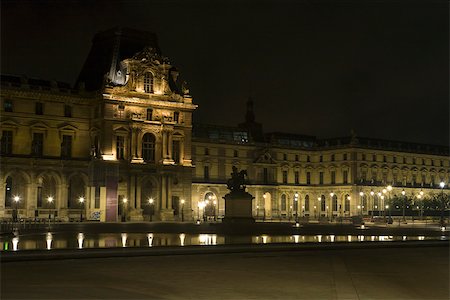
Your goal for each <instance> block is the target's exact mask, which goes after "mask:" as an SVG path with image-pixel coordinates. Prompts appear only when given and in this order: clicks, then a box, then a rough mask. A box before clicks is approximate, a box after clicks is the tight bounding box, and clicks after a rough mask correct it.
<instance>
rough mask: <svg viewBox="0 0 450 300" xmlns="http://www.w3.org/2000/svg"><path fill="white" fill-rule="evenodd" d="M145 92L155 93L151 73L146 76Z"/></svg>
mask: <svg viewBox="0 0 450 300" xmlns="http://www.w3.org/2000/svg"><path fill="white" fill-rule="evenodd" d="M144 91H145V92H146V93H153V74H152V73H150V72H147V73H145V75H144Z"/></svg>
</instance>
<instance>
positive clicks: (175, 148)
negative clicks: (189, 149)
mask: <svg viewBox="0 0 450 300" xmlns="http://www.w3.org/2000/svg"><path fill="white" fill-rule="evenodd" d="M172 156H173V160H174V161H175V163H176V164H179V163H180V141H173V142H172Z"/></svg>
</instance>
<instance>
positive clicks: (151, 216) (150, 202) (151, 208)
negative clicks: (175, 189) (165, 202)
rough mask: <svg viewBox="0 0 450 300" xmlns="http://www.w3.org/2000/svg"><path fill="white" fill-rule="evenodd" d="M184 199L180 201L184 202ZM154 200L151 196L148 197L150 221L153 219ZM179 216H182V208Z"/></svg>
mask: <svg viewBox="0 0 450 300" xmlns="http://www.w3.org/2000/svg"><path fill="white" fill-rule="evenodd" d="M183 201H184V200H181V203H184V202H183ZM154 202H155V200H153V198H150V199H148V204H149V205H150V222H151V221H152V219H153V210H154V209H153V208H154V207H153V203H154ZM181 217H183V209H181Z"/></svg>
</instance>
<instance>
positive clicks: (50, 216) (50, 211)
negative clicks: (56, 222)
mask: <svg viewBox="0 0 450 300" xmlns="http://www.w3.org/2000/svg"><path fill="white" fill-rule="evenodd" d="M47 202H48V223H49V224H50V221H51V219H52V208H51V206H52V203H53V197H52V196H48V197H47Z"/></svg>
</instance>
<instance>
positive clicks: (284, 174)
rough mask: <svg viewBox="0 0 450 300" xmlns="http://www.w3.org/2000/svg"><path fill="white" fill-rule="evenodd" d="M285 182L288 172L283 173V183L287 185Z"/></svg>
mask: <svg viewBox="0 0 450 300" xmlns="http://www.w3.org/2000/svg"><path fill="white" fill-rule="evenodd" d="M287 181H288V172H287V171H283V183H287Z"/></svg>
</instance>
